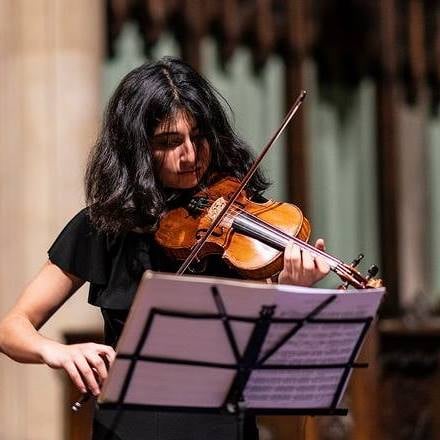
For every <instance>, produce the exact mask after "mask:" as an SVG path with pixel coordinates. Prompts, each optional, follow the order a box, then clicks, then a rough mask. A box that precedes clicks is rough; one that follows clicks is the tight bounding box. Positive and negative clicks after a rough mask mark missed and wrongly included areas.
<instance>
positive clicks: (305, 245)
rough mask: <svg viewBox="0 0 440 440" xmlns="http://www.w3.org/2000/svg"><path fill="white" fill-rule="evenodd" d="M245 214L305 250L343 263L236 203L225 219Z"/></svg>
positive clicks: (337, 262) (232, 218)
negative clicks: (237, 205)
mask: <svg viewBox="0 0 440 440" xmlns="http://www.w3.org/2000/svg"><path fill="white" fill-rule="evenodd" d="M234 214H235V215H240V214H242V215H245V216H246V218H247V219H249V220H251V221H252V222H254V224H258V225H260V226H263V227H265V228H266V229H267V230H269V231H270V232H272V233H274V234H276V235H278V237H279V238H281V239H283V240H286V241H294V242H295V244H297V245H298V246H299V247H301V248H303V249H304V250H308V251H310V252H312V253H314V254H317V255H320V256H321V257H323V258H324V259H327V260H331V261H332V262H333V263H336V264H343V263H342V261H340V260H339V259H337V258H336V257H334V256H332V255H330V254H327V253H326V252H324V251H321V250H320V249H318V248H316V247H315V246H313V245H311V244H309V243H307V242H305V241H303V240H301V239H299V238H297V237H294V236H292V235H289V234H287V233H286V232H284V231H281V230H279V229H277V228H275V227H274V226H272V225H271V224H270V223H267V222H266V221H264V220H262V219H260V218H259V217H256V216H255V215H253V214H250V213H249V212H247V211H246V210H244V209H243V208H240V207H236V206H234V205H232V207H231V209H230V210H229V211H228V212H227V213H226V214H225V216H224V218H223V220H231V221H233V220H234V218H235V215H234Z"/></svg>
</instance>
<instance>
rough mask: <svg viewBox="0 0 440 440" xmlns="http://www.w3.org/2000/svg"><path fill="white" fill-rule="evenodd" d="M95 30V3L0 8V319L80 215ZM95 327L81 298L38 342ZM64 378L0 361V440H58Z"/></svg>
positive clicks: (97, 53)
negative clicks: (66, 227) (58, 236)
mask: <svg viewBox="0 0 440 440" xmlns="http://www.w3.org/2000/svg"><path fill="white" fill-rule="evenodd" d="M103 25H104V6H103V1H102V0H95V1H92V2H91V1H88V0H76V1H75V2H71V1H69V0H32V1H28V0H2V1H1V2H0V69H1V70H0V78H1V81H0V171H1V172H0V200H1V209H0V225H1V227H0V243H1V250H0V316H3V315H4V314H5V313H6V312H7V310H9V309H10V307H11V306H12V305H13V303H14V302H15V301H16V299H17V298H18V296H19V294H20V292H21V290H22V289H23V287H24V286H25V285H26V283H27V282H29V280H30V279H31V278H32V276H34V275H35V274H36V272H37V271H38V270H39V268H40V267H41V266H42V265H43V264H44V262H45V260H46V259H47V255H46V250H47V248H48V247H49V246H50V244H51V242H52V241H53V240H54V238H55V237H56V234H57V233H58V232H59V230H60V228H61V227H62V226H63V224H64V223H65V222H66V221H67V220H68V219H69V218H70V217H71V216H72V215H74V214H75V213H76V211H78V210H79V209H80V207H81V206H82V205H83V191H82V174H83V171H84V164H85V159H86V156H87V152H88V150H89V148H90V146H91V145H92V144H93V142H94V139H95V137H96V134H97V129H98V123H99V117H100V112H101V106H100V91H101V69H102V60H103V39H104V38H103V37H104V31H103V27H104V26H103ZM42 294H44V292H42ZM98 325H99V324H98V322H97V314H96V311H95V310H93V309H92V307H88V306H87V304H86V292H85V291H83V292H80V293H78V294H77V295H75V297H74V298H73V299H71V300H70V301H69V302H68V303H67V304H66V305H65V306H64V307H63V308H62V309H61V310H60V311H59V312H58V313H57V315H56V317H55V318H54V319H53V320H51V321H50V322H49V323H48V324H47V325H46V326H45V327H43V329H42V332H43V333H45V334H46V335H48V336H50V337H52V338H57V339H60V338H61V337H62V334H63V332H64V331H65V330H75V329H81V328H82V329H84V328H87V329H90V328H93V329H94V328H96V327H98ZM62 378H63V376H62V373H60V372H55V371H52V370H50V369H49V368H47V367H45V366H34V365H25V366H23V365H19V364H16V363H14V362H12V361H10V360H9V359H7V358H6V357H4V356H0V390H1V393H0V420H1V423H0V438H5V439H6V438H7V439H9V440H14V439H17V440H18V439H20V440H22V439H32V440H39V439H42V440H43V439H44V440H48V439H54V440H55V439H59V438H63V423H62V422H63V421H62V417H63V410H64V408H63V407H62V401H61V398H62V386H63V380H62Z"/></svg>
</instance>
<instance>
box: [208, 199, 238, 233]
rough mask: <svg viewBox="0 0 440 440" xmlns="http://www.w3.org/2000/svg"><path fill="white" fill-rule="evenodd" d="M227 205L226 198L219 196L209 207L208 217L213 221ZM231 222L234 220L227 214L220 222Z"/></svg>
mask: <svg viewBox="0 0 440 440" xmlns="http://www.w3.org/2000/svg"><path fill="white" fill-rule="evenodd" d="M225 205H226V200H225V199H224V198H223V197H220V198H218V199H217V200H216V201H215V202H214V203H213V204H212V205H211V206H210V208H209V209H208V212H207V216H208V218H209V219H210V220H211V221H212V222H213V221H214V220H215V219H216V218H217V217H218V215H219V214H220V213H221V212H222V210H223V208H224V207H225ZM231 222H232V220H229V219H228V215H227V214H226V215H225V217H224V218H223V220H222V221H221V223H220V224H222V225H223V226H225V224H229V223H231Z"/></svg>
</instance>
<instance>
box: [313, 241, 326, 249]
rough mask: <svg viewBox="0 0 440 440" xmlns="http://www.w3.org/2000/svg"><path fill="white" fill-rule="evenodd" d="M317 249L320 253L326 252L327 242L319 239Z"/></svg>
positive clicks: (316, 244)
mask: <svg viewBox="0 0 440 440" xmlns="http://www.w3.org/2000/svg"><path fill="white" fill-rule="evenodd" d="M315 248H317V249H319V250H320V251H325V242H324V240H323V239H322V238H318V239H317V240H316V243H315Z"/></svg>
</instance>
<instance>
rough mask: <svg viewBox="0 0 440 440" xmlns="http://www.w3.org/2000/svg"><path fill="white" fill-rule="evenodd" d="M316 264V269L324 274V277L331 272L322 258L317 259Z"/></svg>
mask: <svg viewBox="0 0 440 440" xmlns="http://www.w3.org/2000/svg"><path fill="white" fill-rule="evenodd" d="M315 264H316V268H317V269H318V271H319V272H320V273H321V274H322V276H323V277H324V276H325V275H327V274H328V273H329V272H330V266H329V265H328V263H327V262H326V261H325V260H324V259H322V258H321V257H316V258H315Z"/></svg>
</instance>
